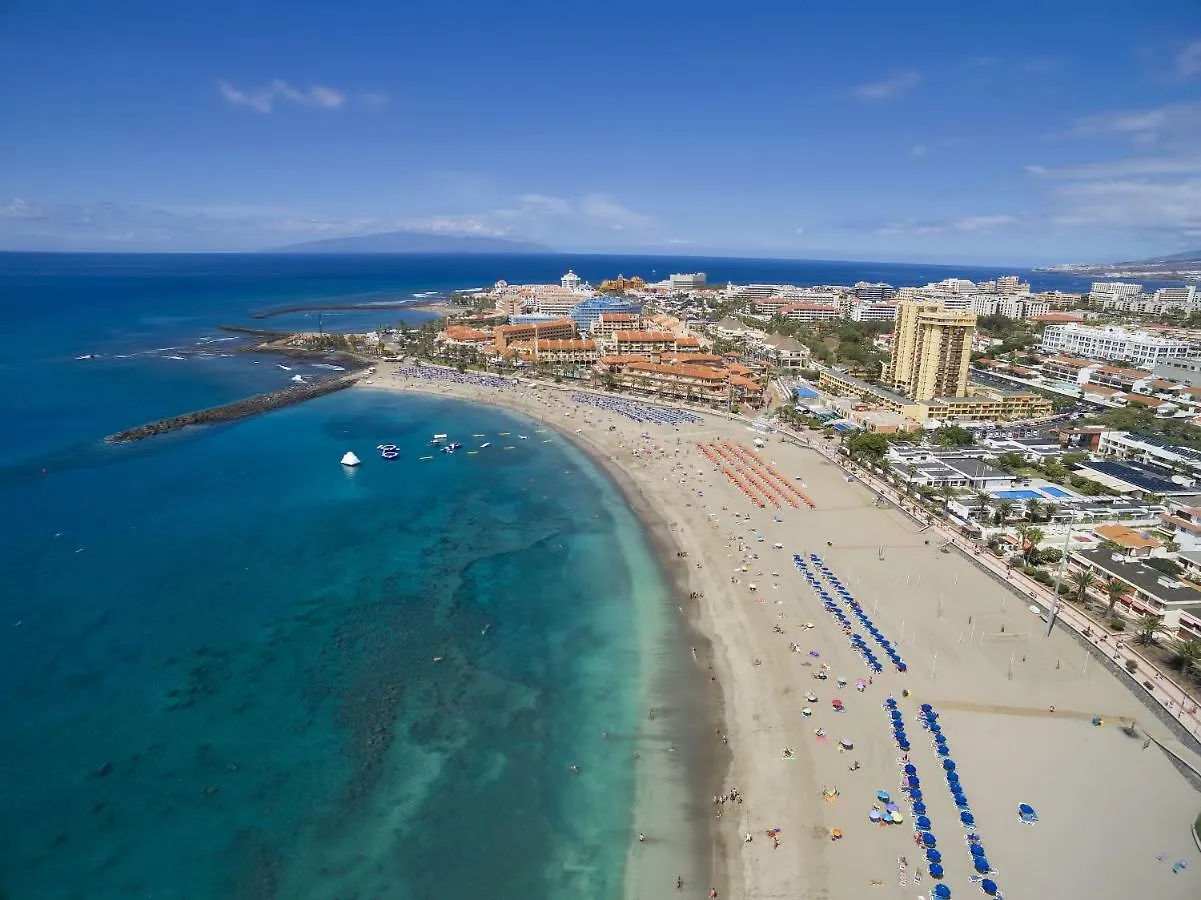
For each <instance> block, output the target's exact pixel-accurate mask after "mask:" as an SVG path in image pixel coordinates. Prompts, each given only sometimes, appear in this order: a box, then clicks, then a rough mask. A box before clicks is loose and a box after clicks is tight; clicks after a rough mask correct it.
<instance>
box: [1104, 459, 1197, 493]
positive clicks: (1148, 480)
mask: <svg viewBox="0 0 1201 900" xmlns="http://www.w3.org/2000/svg"><path fill="white" fill-rule="evenodd" d="M1085 468H1088V469H1092V470H1094V471H1096V472H1100V473H1101V474H1102V475H1110V476H1112V477H1114V478H1118V479H1121V480H1122V481H1125V482H1126V483H1127V484H1132V485H1134V486H1135V487H1136V488H1138V489H1139V490H1140V491H1149V492H1150V493H1152V494H1172V493H1179V492H1181V491H1183V490H1186V489H1185V488H1182V487H1181V486H1180V485H1178V484H1176V482H1174V481H1168V480H1167V479H1166V478H1159V477H1157V476H1155V475H1151V474H1148V473H1147V472H1145V471H1143V470H1142V469H1137V468H1135V467H1134V466H1132V465H1129V464H1127V463H1120V462H1113V461H1111V460H1093V461H1091V462H1089V463H1087V464H1086V465H1085Z"/></svg>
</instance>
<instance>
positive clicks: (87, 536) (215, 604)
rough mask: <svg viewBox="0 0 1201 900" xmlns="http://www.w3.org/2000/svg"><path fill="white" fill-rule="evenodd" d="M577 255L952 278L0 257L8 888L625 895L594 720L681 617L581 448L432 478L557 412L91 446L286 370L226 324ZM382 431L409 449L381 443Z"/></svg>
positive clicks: (250, 423)
mask: <svg viewBox="0 0 1201 900" xmlns="http://www.w3.org/2000/svg"><path fill="white" fill-rule="evenodd" d="M569 265H574V267H575V268H576V271H578V272H581V274H583V275H584V276H585V277H588V278H592V279H594V280H596V279H599V278H602V277H605V276H606V275H611V274H614V273H615V272H621V271H624V272H625V273H626V274H630V273H633V272H639V273H641V274H644V275H650V274H653V273H655V272H656V270H657V271H658V277H663V276H664V275H665V274H667V272H668V271H691V270H693V269H696V268H698V267H699V268H704V269H706V270H707V271H709V272H710V273H711V275H713V276H714V277H715V278H733V279H734V280H736V281H768V282H774V281H785V280H788V281H798V282H802V283H806V282H810V283H811V282H822V281H850V282H853V281H856V280H859V279H860V278H865V279H867V280H877V279H885V280H890V281H892V282H893V283H896V284H905V283H924V281H926V280H930V279H931V278H935V277H945V276H946V274H948V273H947V272H946V271H943V270H939V269H938V268H937V267H931V266H925V267H891V268H890V267H887V266H870V265H865V266H860V265H852V264H838V263H820V264H813V263H798V262H772V261H747V260H743V261H737V260H734V261H731V260H708V261H697V260H667V259H660V260H648V259H626V260H622V259H618V258H595V257H593V258H581V259H578V260H577V259H572V258H564V257H529V258H526V257H517V258H515V257H502V258H484V257H471V258H453V257H450V258H448V257H433V258H384V259H380V258H375V259H363V258H359V259H345V258H333V259H331V258H303V257H299V258H298V257H290V258H287V257H252V256H234V257H141V256H130V257H106V256H54V255H32V254H26V255H5V254H0V348H2V349H0V378H2V379H3V384H4V390H2V391H0V421H3V423H4V431H3V440H2V441H0V510H2V511H3V516H0V585H2V586H3V587H2V589H0V772H3V777H2V778H0V835H3V839H0V896H2V897H5V898H7V900H18V898H21V900H23V898H89V900H91V898H99V900H108V898H136V897H154V898H181V900H182V898H188V900H207V898H255V900H259V898H272V897H279V898H301V900H307V898H330V900H332V898H351V897H354V898H364V900H365V898H376V897H379V898H384V897H387V898H394V897H432V896H445V897H489V898H495V900H510V898H512V900H517V898H520V900H541V898H560V897H566V896H571V897H589V898H604V897H614V896H617V895H618V894H619V893H620V890H621V885H622V878H623V873H624V869H623V867H624V862H625V855H626V852H627V849H628V847H629V844H630V838H631V834H632V831H633V828H634V823H633V822H632V820H631V802H632V797H633V793H634V789H635V785H634V771H633V763H632V760H631V754H630V753H629V752H628V751H629V746H630V745H629V744H628V743H625V742H623V741H620V740H619V741H616V742H613V743H606V742H603V741H601V740H600V739H599V735H600V733H601V731H602V730H608V731H610V732H612V733H613V735H614V736H615V737H618V738H622V737H626V736H629V735H632V734H633V733H634V732H635V731H636V730H637V727H638V720H639V718H640V716H639V710H640V709H642V708H643V707H642V702H643V699H644V698H643V693H642V692H643V691H644V690H646V689H647V685H648V684H650V683H651V679H653V678H655V677H656V674H657V673H658V674H660V675H661V674H662V673H663V671H664V670H665V666H668V667H669V665H670V663H666V664H665V662H664V659H678V658H681V657H686V649H684V650H683V651H682V652H680V653H675V654H674V655H673V652H672V647H671V642H672V641H673V640H675V641H676V642H677V643H678V641H679V639H680V638H679V636H678V635H675V634H674V628H673V627H671V626H669V624H668V623H669V622H670V620H671V616H670V615H665V614H664V609H665V607H666V608H667V609H669V610H674V608H675V607H674V603H672V602H671V601H670V600H669V599H668V597H667V592H666V588H665V586H664V582H663V578H662V575H661V573H660V571H659V569H658V567H657V566H656V563H655V560H654V559H653V558H652V556H651V554H650V551H649V549H648V547H647V545H646V541H645V540H644V539H643V535H642V534H641V532H640V530H639V526H638V524H637V522H636V521H635V520H634V519H633V517H632V516H631V514H630V512H629V510H628V509H627V508H626V506H625V505H624V503H623V502H622V500H621V498H620V496H619V495H618V493H617V492H616V490H615V489H614V487H613V486H612V485H611V484H610V483H609V482H608V481H607V480H606V479H605V478H604V477H602V476H601V475H600V474H599V473H598V472H597V471H596V470H595V469H594V468H593V467H592V466H591V465H590V464H589V462H588V461H587V460H586V459H584V458H583V457H582V456H581V455H580V454H579V453H578V452H577V451H576V450H574V449H573V448H572V447H571V446H570V445H568V444H566V443H565V442H563V441H561V440H558V441H555V442H554V443H550V444H542V443H540V439H541V437H542V435H539V436H538V438H539V440H533V439H531V440H530V441H520V442H514V444H515V449H514V450H513V451H511V452H504V451H498V449H497V447H498V446H499V445H497V444H496V443H495V442H494V447H493V448H491V450H492V452H487V451H485V452H483V453H481V454H479V455H477V456H467V455H466V454H465V453H464V454H460V455H456V456H454V457H446V456H443V455H442V454H435V457H436V458H435V459H433V460H430V461H428V462H421V461H420V460H419V459H418V457H420V456H422V455H426V453H427V452H428V448H427V447H426V446H425V442H426V440H427V439H428V436H429V435H430V433H432V432H434V431H440V432H448V433H450V434H452V435H453V436H454V437H456V438H459V439H463V440H464V442H465V443H468V444H469V445H470V443H471V442H472V439H471V437H470V435H472V434H474V433H477V432H483V433H487V434H489V435H495V434H497V433H498V432H500V431H512V432H522V433H530V432H531V429H532V427H533V423H530V422H520V421H518V420H516V419H515V418H513V417H511V416H508V415H506V414H502V413H500V412H498V411H496V410H493V409H490V408H482V407H472V406H469V405H466V404H459V403H452V402H450V401H445V400H437V399H431V398H419V397H411V396H400V395H393V394H384V393H372V392H369V391H362V390H356V391H353V392H345V393H342V394H339V395H335V396H330V397H326V398H323V399H321V400H318V401H314V402H312V403H308V404H305V405H304V406H301V407H293V408H290V409H287V410H283V411H279V412H276V413H273V414H271V415H269V416H264V417H261V418H258V419H253V420H247V421H244V422H241V423H238V424H235V425H230V426H222V427H216V428H209V429H204V430H198V431H193V432H187V433H180V434H174V435H171V436H168V437H165V438H160V439H156V440H153V441H147V442H143V443H140V444H135V445H128V446H122V447H116V448H114V447H108V446H105V445H104V444H103V443H102V442H101V438H102V437H103V435H105V434H107V433H110V432H113V431H116V430H119V429H121V428H124V427H128V426H132V425H135V424H139V423H141V422H144V421H148V420H152V419H156V418H159V417H163V416H167V415H172V414H176V413H180V412H184V411H187V410H191V409H196V408H200V407H203V406H208V405H212V404H215V403H222V402H226V401H228V400H231V399H234V398H236V397H240V396H244V395H245V394H247V393H250V392H253V391H260V390H266V389H271V388H277V387H281V386H283V385H285V384H286V383H287V382H288V379H289V378H290V377H291V375H292V374H295V372H296V371H297V369H296V368H292V369H289V370H283V369H281V368H280V367H279V366H280V365H281V363H280V361H279V360H278V359H275V358H271V357H255V356H252V355H247V354H241V353H237V352H235V348H236V346H237V344H238V342H237V341H225V340H217V339H218V338H223V337H226V335H224V334H222V333H221V332H220V331H218V330H217V329H216V326H217V325H218V324H220V323H222V322H234V323H243V324H245V323H246V322H248V321H249V320H248V316H249V315H250V313H252V312H254V311H255V310H260V309H263V308H267V307H274V306H279V305H283V304H289V303H296V302H313V301H322V300H325V301H336V302H345V301H347V300H354V301H378V300H386V299H395V298H398V297H410V296H412V294H414V293H420V292H425V291H430V290H447V289H451V288H456V287H466V286H472V285H479V284H487V283H489V282H491V281H493V280H495V279H496V278H502V277H503V278H506V279H507V280H509V281H511V282H512V281H533V280H539V281H546V280H554V279H556V278H557V277H558V275H559V274H561V271H562V270H563V269H565V268H566V267H567V266H569ZM967 274H969V275H971V274H972V273H967ZM419 317H420V314H417V313H400V312H395V311H390V312H389V313H388V314H387V315H386V316H378V315H376V314H375V313H373V312H372V313H344V312H343V313H330V314H328V316H327V317H326V318H325V320H324V325H325V326H326V327H329V328H337V327H347V328H350V327H365V326H369V325H372V324H375V322H377V321H379V320H380V319H383V320H385V321H396V320H397V319H408V320H410V321H412V320H415V319H417V318H419ZM312 318H313V317H312V316H311V315H309V314H303V313H301V314H294V315H291V316H288V317H283V318H281V319H278V320H274V319H273V320H269V321H270V322H272V323H278V324H279V326H280V327H288V326H292V325H297V326H303V327H312V324H313V321H312ZM91 355H95V356H94V358H89V359H76V357H77V356H91ZM176 357H178V358H176ZM290 365H291V364H290ZM300 371H303V372H304V374H314V373H315V371H316V370H311V369H310V368H307V367H306V368H303V369H300ZM531 437H533V435H531ZM483 440H485V439H483V438H481V439H479V441H481V442H482V441H483ZM383 442H392V443H396V444H398V445H400V447H401V449H402V456H401V459H399V460H397V461H395V462H391V463H385V462H383V461H382V460H380V459H378V457H377V456H376V455H375V453H374V447H375V446H376V445H377V444H379V443H383ZM347 449H354V450H355V452H357V453H358V454H359V455H360V456H361V457H362V458H363V460H364V465H363V466H362V467H361V468H360V469H359V470H357V471H355V472H353V473H348V472H346V471H345V470H344V469H343V468H342V467H341V466H340V465H339V464H338V460H339V459H340V457H341V455H342V453H343V452H345V450H347ZM485 629H486V633H485ZM647 648H652V651H659V653H658V654H656V653H655V652H647ZM675 649H677V650H678V649H679V648H678V647H677V648H675ZM436 656H440V657H443V660H442V661H441V662H437V663H435V662H434V661H433V660H434V657H436ZM659 657H662V658H659ZM677 674H678V673H677ZM655 701H656V702H660V700H659V698H658V697H656V698H655ZM681 719H682V720H685V719H686V720H690V721H691V722H692V727H694V728H695V727H697V726H696V722H698V721H699V716H697V715H695V714H690V715H687V716H682V717H681ZM682 746H687V742H685V743H684V744H682ZM681 755H683V754H681ZM572 763H576V764H578V765H580V766H581V768H582V773H581V775H579V776H573V775H571V774H570V773H569V772H568V766H569V765H571V764H572Z"/></svg>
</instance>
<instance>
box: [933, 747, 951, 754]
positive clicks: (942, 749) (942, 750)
mask: <svg viewBox="0 0 1201 900" xmlns="http://www.w3.org/2000/svg"><path fill="white" fill-rule="evenodd" d="M934 751H935V752H936V753H937V754H938V755H939V756H946V755H947V754H948V753H950V752H951V749H950V748H949V747H947V746H940V747H935V748H934Z"/></svg>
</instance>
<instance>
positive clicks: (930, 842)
mask: <svg viewBox="0 0 1201 900" xmlns="http://www.w3.org/2000/svg"><path fill="white" fill-rule="evenodd" d="M921 839H922V843H923V844H925V845H926V846H927V847H937V846H938V838H936V837H935V836H934V835H933V834H931V833H930V832H929V831H923V832H922V833H921Z"/></svg>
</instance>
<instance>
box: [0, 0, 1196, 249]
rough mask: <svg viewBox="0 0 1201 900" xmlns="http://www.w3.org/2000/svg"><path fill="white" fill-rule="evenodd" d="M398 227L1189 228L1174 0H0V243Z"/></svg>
mask: <svg viewBox="0 0 1201 900" xmlns="http://www.w3.org/2000/svg"><path fill="white" fill-rule="evenodd" d="M1001 10H1003V15H1002V14H1001V12H1000V11H1001ZM398 228H412V229H419V230H434V231H446V232H452V233H477V234H496V235H509V236H513V237H522V238H531V239H535V240H540V241H543V242H545V243H547V244H550V245H551V246H553V247H555V248H556V249H561V250H595V251H602V252H604V251H612V252H640V253H658V252H670V253H688V254H700V255H706V254H735V255H755V256H783V257H840V258H861V259H894V260H903V259H918V260H929V261H947V262H957V261H962V262H980V263H991V262H996V263H1001V262H1005V263H1015V264H1020V263H1031V264H1037V263H1042V262H1063V261H1081V260H1089V261H1091V260H1106V259H1114V258H1117V259H1122V258H1132V257H1138V256H1144V255H1150V254H1159V253H1169V252H1174V251H1177V250H1182V249H1192V248H1196V247H1201V3H1198V2H1197V0H1156V2H1152V3H1147V2H1145V0H1143V2H1127V0H1110V2H1105V0H1096V2H1093V3H1090V4H1083V3H1080V2H1068V0H1062V2H1043V3H1023V2H1010V3H1006V4H1004V5H1003V6H1002V5H998V4H993V3H965V2H962V0H959V2H954V3H945V2H940V0H932V2H916V3H897V2H895V0H893V2H854V0H840V2H837V3H805V2H801V0H792V2H781V3H777V2H755V0H749V2H743V3H720V4H719V3H712V4H710V3H707V2H705V0H699V2H698V0H693V2H688V3H682V2H658V0H639V2H627V0H609V2H605V3H578V2H577V3H572V2H569V0H558V2H543V0H522V2H519V3H499V2H478V0H461V2H453V0H436V2H426V0H406V2H403V3H383V2H375V3H365V2H358V0H339V2H337V3H332V2H311V0H291V2H288V3H286V4H285V3H272V2H259V3H253V4H252V3H245V2H236V3H235V2H226V0H208V2H205V3H174V2H167V3H164V2H161V0H109V2H106V3H103V4H101V3H82V2H78V0H74V2H71V0H0V248H10V249H34V248H38V249H89V250H97V249H106V250H120V251H129V250H164V251H170V250H174V251H182V250H241V249H257V248H263V247H271V246H276V245H280V244H286V243H291V242H296V241H302V240H309V239H314V238H320V237H334V236H341V235H347V234H357V233H367V232H373V231H386V230H393V229H398Z"/></svg>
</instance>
